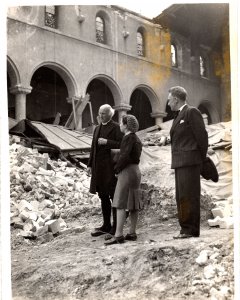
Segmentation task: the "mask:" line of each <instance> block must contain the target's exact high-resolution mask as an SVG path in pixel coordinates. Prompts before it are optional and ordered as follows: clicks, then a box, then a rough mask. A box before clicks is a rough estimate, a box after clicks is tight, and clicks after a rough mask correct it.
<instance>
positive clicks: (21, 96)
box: [9, 85, 32, 121]
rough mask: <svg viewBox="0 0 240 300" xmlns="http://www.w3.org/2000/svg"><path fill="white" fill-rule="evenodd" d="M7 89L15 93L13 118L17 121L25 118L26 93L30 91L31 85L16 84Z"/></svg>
mask: <svg viewBox="0 0 240 300" xmlns="http://www.w3.org/2000/svg"><path fill="white" fill-rule="evenodd" d="M9 91H10V93H11V94H14V95H15V119H16V120H17V121H21V120H23V119H26V94H29V93H31V91H32V87H31V86H29V87H23V86H21V85H16V86H14V87H12V88H10V90H9Z"/></svg>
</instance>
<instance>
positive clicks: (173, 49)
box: [171, 44, 177, 67]
mask: <svg viewBox="0 0 240 300" xmlns="http://www.w3.org/2000/svg"><path fill="white" fill-rule="evenodd" d="M171 64H172V67H177V49H176V47H175V46H174V45H173V44H172V45H171Z"/></svg>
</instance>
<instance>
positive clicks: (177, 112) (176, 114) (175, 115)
mask: <svg viewBox="0 0 240 300" xmlns="http://www.w3.org/2000/svg"><path fill="white" fill-rule="evenodd" d="M179 113H180V110H177V111H176V112H175V114H174V119H176V118H177V116H178V114H179Z"/></svg>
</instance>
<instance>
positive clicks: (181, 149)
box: [170, 105, 208, 169]
mask: <svg viewBox="0 0 240 300" xmlns="http://www.w3.org/2000/svg"><path fill="white" fill-rule="evenodd" d="M170 138H171V148H172V164H171V167H172V169H176V168H180V167H186V166H193V165H198V164H201V163H202V162H203V160H204V159H205V158H206V153H207V149H208V134H207V131H206V129H205V124H204V122H203V118H202V115H201V113H200V111H199V110H198V109H197V108H195V107H192V106H188V105H186V106H184V107H183V109H182V110H181V111H180V112H179V114H178V116H177V118H176V119H175V120H174V121H173V124H172V128H171V130H170Z"/></svg>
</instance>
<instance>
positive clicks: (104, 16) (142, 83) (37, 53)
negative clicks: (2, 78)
mask: <svg viewBox="0 0 240 300" xmlns="http://www.w3.org/2000/svg"><path fill="white" fill-rule="evenodd" d="M160 16H161V15H160ZM159 20H160V21H159ZM161 23H162V21H161V18H160V19H157V20H149V19H147V18H145V17H143V16H141V15H139V14H136V13H134V12H132V11H129V10H126V9H124V8H121V7H118V6H107V5H101V6H97V5H89V6H88V5H78V6H73V5H72V6H68V5H65V6H19V7H9V9H8V17H7V30H8V32H7V38H8V42H7V73H8V74H7V81H8V107H9V117H12V118H15V119H16V120H18V121H19V120H22V119H25V118H27V119H30V120H37V121H42V122H46V123H52V122H53V120H54V118H55V116H56V114H57V113H60V114H61V122H60V124H62V125H64V124H65V122H66V120H67V119H68V117H69V115H70V113H71V111H72V107H73V105H76V104H77V103H80V105H83V102H82V104H81V101H82V99H83V98H84V97H85V95H86V94H88V95H89V96H90V102H91V106H92V112H93V119H94V123H96V122H97V121H96V117H97V112H98V108H99V106H100V105H102V104H104V103H109V104H110V105H112V106H113V107H114V108H115V110H116V112H117V114H116V116H115V118H116V120H119V118H120V117H121V116H122V114H125V113H129V112H130V113H132V114H134V115H136V117H137V118H138V119H139V122H140V129H144V128H146V127H149V126H152V125H154V124H160V123H161V122H162V121H163V120H164V118H165V119H167V118H171V112H169V111H168V106H167V95H168V89H169V88H170V87H171V86H173V85H181V86H184V87H185V88H186V89H187V91H188V93H189V103H190V104H191V105H194V106H196V107H199V108H200V109H201V111H202V112H203V113H205V114H207V116H208V120H209V121H210V123H216V122H219V121H223V120H224V118H225V116H224V109H223V104H222V103H223V102H224V99H222V98H223V94H222V93H221V92H222V85H223V84H222V80H223V78H222V77H221V76H223V75H222V74H220V75H219V74H217V73H216V72H215V71H214V66H213V64H212V61H211V59H210V57H209V56H208V65H207V67H206V63H205V57H206V56H204V57H202V58H203V59H204V61H200V57H201V55H200V54H201V53H202V52H204V53H207V54H208V53H209V45H204V44H201V45H197V43H196V44H194V45H193V43H192V40H191V38H189V37H188V36H186V35H184V34H183V33H182V32H177V31H174V30H172V28H171V26H170V27H169V28H168V27H166V26H163V25H162V24H161ZM163 23H164V22H163ZM180 31H181V30H180ZM193 46H194V49H195V50H194V51H195V52H194V53H195V55H194V56H193V51H192V49H193V48H192V47H193ZM201 51H202V52H201ZM221 51H222V50H221ZM194 57H195V58H194ZM217 59H218V64H219V57H218V58H217ZM204 68H205V71H204ZM204 72H205V73H204ZM206 72H207V73H206ZM80 123H81V124H79V126H80V128H85V127H87V126H89V125H91V112H90V110H89V106H86V107H85V106H84V107H82V115H81V122H80Z"/></svg>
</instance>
